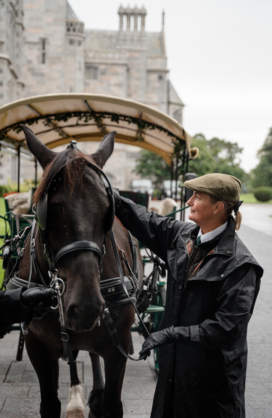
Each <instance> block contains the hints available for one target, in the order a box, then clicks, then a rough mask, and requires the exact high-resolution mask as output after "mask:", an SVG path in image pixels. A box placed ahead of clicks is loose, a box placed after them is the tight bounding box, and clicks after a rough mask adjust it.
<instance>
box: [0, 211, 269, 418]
mask: <svg viewBox="0 0 272 418" xmlns="http://www.w3.org/2000/svg"><path fill="white" fill-rule="evenodd" d="M248 206H253V208H251V209H250V208H249V209H246V210H244V208H243V211H242V212H243V213H244V221H243V225H242V228H241V230H240V231H239V236H240V237H241V239H242V240H243V241H244V243H245V244H246V246H247V247H248V248H249V250H250V251H251V252H252V254H253V255H254V257H255V258H256V259H257V260H258V262H259V263H260V264H261V266H262V267H263V268H264V276H263V278H262V285H261V290H260V294H259V296H258V299H257V302H256V306H255V310H254V313H253V316H252V318H251V320H250V323H249V328H248V347H249V356H248V372H247V383H246V411H247V418H271V417H272V326H271V320H272V280H271V273H270V270H271V252H272V251H271V250H272V245H271V236H272V218H271V216H270V215H271V214H272V205H266V206H264V205H244V207H248ZM263 208H264V209H263ZM248 225H250V226H248ZM18 336H19V334H18V331H14V332H11V333H10V334H9V335H7V336H6V337H5V338H4V339H3V340H1V341H0V418H1V417H5V418H18V417H20V418H38V417H39V402H40V394H39V384H38V380H37V376H36V374H35V371H34V370H33V368H32V365H31V363H30V361H29V359H28V357H27V354H26V351H25V352H24V358H23V361H22V362H16V361H15V357H16V351H17V343H18ZM133 341H134V349H135V352H136V353H138V352H139V350H140V347H141V343H142V339H141V337H140V336H139V335H138V334H137V333H133ZM78 369H79V374H80V378H81V381H82V385H83V389H84V394H85V399H86V400H87V399H88V394H89V392H90V390H91V388H92V368H91V362H90V359H89V357H88V353H86V352H80V354H79V357H78ZM59 382H60V389H59V398H60V400H61V403H62V417H63V418H64V417H65V408H66V405H67V403H68V393H69V369H68V366H67V365H66V363H65V362H63V361H60V379H59ZM155 385H156V372H155V371H154V363H153V360H152V358H149V359H148V361H146V362H137V363H134V362H131V361H128V363H127V369H126V374H125V378H124V386H123V392H122V399H123V405H124V412H125V414H124V418H147V417H149V416H150V411H151V405H152V399H153V394H154V390H155ZM87 416H88V408H86V413H85V417H87Z"/></svg>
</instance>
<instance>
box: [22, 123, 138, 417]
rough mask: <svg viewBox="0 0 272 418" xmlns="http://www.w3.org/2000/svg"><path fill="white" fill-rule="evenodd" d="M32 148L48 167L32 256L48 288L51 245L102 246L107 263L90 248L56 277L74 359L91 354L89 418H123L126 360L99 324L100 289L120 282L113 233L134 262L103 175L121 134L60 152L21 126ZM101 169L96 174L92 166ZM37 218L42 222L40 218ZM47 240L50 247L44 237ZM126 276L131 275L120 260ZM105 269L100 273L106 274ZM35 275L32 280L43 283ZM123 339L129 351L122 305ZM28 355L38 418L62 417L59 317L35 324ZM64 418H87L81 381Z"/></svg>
mask: <svg viewBox="0 0 272 418" xmlns="http://www.w3.org/2000/svg"><path fill="white" fill-rule="evenodd" d="M22 129H23V131H24V133H25V137H26V141H27V145H28V147H29V149H30V151H31V152H32V154H33V155H34V156H35V158H36V159H37V160H38V161H39V163H40V164H41V166H42V168H43V176H42V180H41V183H40V185H39V186H38V188H37V190H36V192H35V194H34V196H33V203H34V204H35V205H37V208H38V205H39V202H42V201H44V199H45V194H47V196H46V199H47V200H46V207H45V208H44V210H45V211H46V217H45V221H46V225H45V226H44V231H42V228H43V226H41V225H40V227H39V228H36V229H35V231H34V233H33V236H35V237H36V239H35V247H36V248H35V254H36V260H37V265H38V266H39V270H40V272H41V275H42V277H43V280H44V281H45V282H46V284H47V285H49V284H50V279H49V277H48V260H47V258H46V256H45V254H46V245H50V247H51V250H52V251H53V252H54V254H56V253H57V252H58V251H59V250H60V249H61V248H63V247H64V246H67V245H69V244H70V243H74V242H77V241H86V240H87V241H92V242H94V243H95V244H96V245H97V246H98V247H99V248H100V249H102V248H103V245H104V244H105V248H106V253H105V255H104V260H103V265H102V266H101V265H99V264H100V263H99V257H98V254H97V253H96V252H95V251H87V250H85V249H83V250H80V251H74V252H72V253H67V254H64V255H63V256H62V257H61V258H60V259H59V261H58V263H57V269H58V276H59V277H60V278H61V279H62V280H63V282H64V283H65V289H66V290H65V292H64V295H63V299H62V300H63V315H64V321H65V326H66V328H67V331H68V334H69V343H70V346H71V348H72V350H73V352H74V353H76V352H78V350H85V351H88V352H89V353H90V357H91V361H92V367H93V377H94V384H93V389H92V391H91V393H90V396H89V401H88V405H89V407H90V411H89V418H91V417H96V418H101V417H103V418H121V417H123V407H122V400H121V391H122V383H123V378H124V373H125V367H126V360H127V359H126V357H125V356H124V355H123V354H122V353H121V352H120V351H119V350H118V349H117V347H116V346H115V345H114V344H113V342H112V339H111V337H110V334H109V332H108V330H107V328H106V325H105V323H104V321H103V319H102V316H103V310H104V308H105V300H104V299H103V297H102V295H101V291H100V285H101V283H103V281H105V280H107V279H109V278H114V277H118V276H119V274H118V269H117V266H116V261H115V258H114V253H113V247H112V245H111V241H110V237H109V233H108V231H109V230H110V229H111V227H112V229H113V232H114V236H115V239H116V243H117V245H118V248H119V250H120V249H122V250H123V251H124V253H125V254H126V257H127V260H128V262H129V264H130V265H131V263H132V255H131V248H130V243H129V239H128V231H127V230H125V228H124V227H123V226H122V224H121V223H120V221H119V220H118V219H117V218H116V217H115V218H114V204H113V202H112V201H110V199H109V195H108V192H107V188H106V187H105V184H104V183H103V181H102V178H101V172H100V171H99V170H102V168H103V166H104V165H105V163H106V161H107V160H108V158H109V157H110V156H111V154H112V151H113V148H114V138H115V134H116V132H111V133H108V134H107V135H106V136H105V137H104V138H103V140H102V141H101V143H100V145H99V147H98V149H97V151H96V152H95V153H94V154H91V155H86V154H83V153H82V152H81V151H79V150H78V149H77V147H74V146H72V147H68V149H66V150H65V151H62V152H60V153H56V152H54V151H53V150H50V149H48V148H47V147H46V146H45V145H44V144H42V142H41V141H40V140H39V139H38V138H37V137H36V136H35V135H34V134H33V132H32V131H31V130H30V129H29V128H27V127H25V126H22ZM96 167H97V168H98V169H97V170H96V169H95V168H96ZM38 220H39V219H38ZM45 237H46V244H45V242H44V239H45ZM30 253H31V242H30V240H29V243H28V245H27V246H26V248H25V252H24V256H23V259H22V260H21V262H20V267H19V273H18V276H19V277H20V278H21V279H23V280H28V278H29V274H30V273H29V272H30V257H31V254H30ZM137 253H138V261H137V269H138V279H139V284H140V286H141V285H142V281H143V263H142V259H141V256H140V250H139V248H138V247H137ZM121 263H122V268H123V272H124V275H127V276H129V271H128V268H127V266H126V264H125V263H124V261H123V260H121ZM102 267H103V268H102ZM40 280H41V279H40V277H39V275H38V274H37V271H35V269H33V271H32V274H31V282H33V283H36V284H38V283H41V282H40ZM109 310H110V313H111V317H112V320H113V323H114V326H115V329H116V330H117V334H118V336H119V340H120V342H121V344H122V346H123V348H124V350H125V351H126V352H128V350H129V343H130V329H131V326H132V324H133V322H134V313H135V311H134V308H133V306H132V305H131V304H129V303H125V304H123V305H118V306H114V307H112V308H111V307H110V306H109ZM25 344H26V349H27V352H28V355H29V358H30V361H31V363H32V365H33V367H34V369H35V371H36V373H37V375H38V379H39V384H40V393H41V403H40V415H41V417H42V418H60V414H61V403H60V401H59V399H58V373H59V371H58V361H59V359H60V357H61V356H62V354H63V345H62V340H61V330H60V323H59V316H58V313H57V312H54V311H50V312H49V313H47V314H46V315H45V316H43V317H42V318H40V319H33V320H32V321H31V323H30V324H29V326H28V332H27V334H26V335H25ZM100 357H102V358H103V360H104V365H105V383H104V381H103V377H102V372H101V368H100ZM69 391H70V401H69V404H68V406H67V410H66V417H67V418H83V417H84V410H85V405H84V397H83V391H82V387H81V385H80V382H79V380H78V381H77V382H76V384H72V385H71V387H70V389H69Z"/></svg>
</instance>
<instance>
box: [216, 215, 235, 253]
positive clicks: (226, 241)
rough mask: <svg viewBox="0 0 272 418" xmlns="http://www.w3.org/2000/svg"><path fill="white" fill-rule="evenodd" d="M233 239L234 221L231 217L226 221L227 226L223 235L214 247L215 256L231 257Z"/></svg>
mask: <svg viewBox="0 0 272 418" xmlns="http://www.w3.org/2000/svg"><path fill="white" fill-rule="evenodd" d="M234 239H235V220H234V219H233V217H232V216H231V217H230V218H229V219H228V226H227V228H226V229H225V231H224V232H223V235H222V237H221V239H220V241H219V242H218V244H217V246H216V247H215V253H216V254H224V255H227V256H232V255H233V247H234Z"/></svg>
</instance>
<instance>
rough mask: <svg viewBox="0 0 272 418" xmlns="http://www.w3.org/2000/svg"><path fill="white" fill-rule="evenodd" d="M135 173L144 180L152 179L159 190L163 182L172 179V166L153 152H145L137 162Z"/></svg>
mask: <svg viewBox="0 0 272 418" xmlns="http://www.w3.org/2000/svg"><path fill="white" fill-rule="evenodd" d="M133 172H134V173H136V174H139V175H140V176H141V177H142V178H148V179H151V180H152V182H153V183H154V185H155V187H156V188H157V189H161V188H162V182H163V181H164V180H169V179H170V178H171V170H170V166H169V165H168V164H167V163H166V162H165V161H164V159H163V158H162V157H160V156H159V155H157V154H154V153H153V152H150V151H146V150H143V151H142V152H141V155H140V157H139V158H137V160H136V166H135V169H134V170H133Z"/></svg>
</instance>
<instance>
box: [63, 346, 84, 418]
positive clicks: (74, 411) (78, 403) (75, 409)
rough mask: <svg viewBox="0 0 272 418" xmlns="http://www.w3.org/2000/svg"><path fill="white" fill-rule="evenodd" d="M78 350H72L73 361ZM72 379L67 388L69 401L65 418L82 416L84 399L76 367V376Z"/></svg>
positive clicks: (79, 417) (82, 417)
mask: <svg viewBox="0 0 272 418" xmlns="http://www.w3.org/2000/svg"><path fill="white" fill-rule="evenodd" d="M78 352H79V351H78V350H74V351H73V358H74V361H76V359H77V356H78ZM73 379H74V381H73V383H71V386H70V389H69V403H68V405H67V408H66V418H84V410H85V401H84V395H83V389H82V386H81V384H80V380H79V378H78V375H77V369H76V376H74V377H73Z"/></svg>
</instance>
